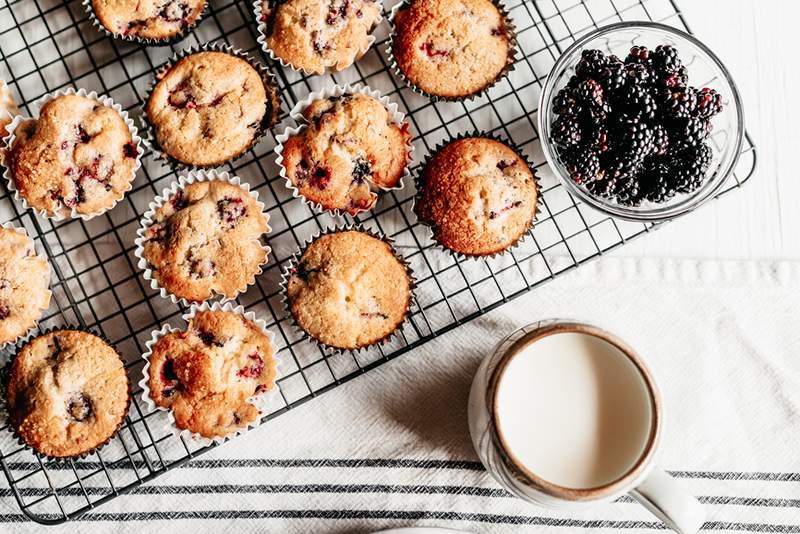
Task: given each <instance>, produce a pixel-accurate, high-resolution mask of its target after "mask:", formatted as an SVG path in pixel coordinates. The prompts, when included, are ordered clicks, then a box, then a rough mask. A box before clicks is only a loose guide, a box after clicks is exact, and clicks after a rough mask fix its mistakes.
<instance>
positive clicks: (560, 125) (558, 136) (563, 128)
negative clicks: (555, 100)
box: [551, 115, 581, 148]
mask: <svg viewBox="0 0 800 534" xmlns="http://www.w3.org/2000/svg"><path fill="white" fill-rule="evenodd" d="M551 137H552V140H553V142H554V143H555V144H557V145H559V146H562V147H564V148H570V147H575V146H578V145H579V144H580V143H581V127H580V123H579V121H578V118H577V117H575V116H574V115H559V117H558V118H557V119H556V120H555V122H553V131H552V133H551Z"/></svg>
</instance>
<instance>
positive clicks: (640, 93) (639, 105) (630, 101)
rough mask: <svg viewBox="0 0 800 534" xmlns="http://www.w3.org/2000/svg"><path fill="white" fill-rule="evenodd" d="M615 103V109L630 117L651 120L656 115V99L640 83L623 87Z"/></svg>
mask: <svg viewBox="0 0 800 534" xmlns="http://www.w3.org/2000/svg"><path fill="white" fill-rule="evenodd" d="M616 103H617V105H616V108H615V109H618V110H621V111H622V113H623V114H624V115H626V116H627V117H629V118H631V119H635V118H641V119H645V120H653V119H654V118H655V116H656V110H657V105H656V101H655V99H654V98H653V95H651V94H650V93H649V92H648V90H647V88H646V87H643V86H641V85H630V86H628V87H626V88H625V89H623V90H622V92H621V93H620V94H619V97H618V98H617V100H616Z"/></svg>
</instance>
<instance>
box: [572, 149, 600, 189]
mask: <svg viewBox="0 0 800 534" xmlns="http://www.w3.org/2000/svg"><path fill="white" fill-rule="evenodd" d="M566 159H568V161H569V163H567V171H569V175H570V178H572V181H573V182H575V183H576V184H585V183H587V182H592V181H594V180H597V179H598V177H599V176H600V158H599V157H598V155H597V152H595V151H594V149H592V148H591V147H587V148H581V149H578V150H577V151H575V152H573V153H571V154H569V155H568V156H567V158H566Z"/></svg>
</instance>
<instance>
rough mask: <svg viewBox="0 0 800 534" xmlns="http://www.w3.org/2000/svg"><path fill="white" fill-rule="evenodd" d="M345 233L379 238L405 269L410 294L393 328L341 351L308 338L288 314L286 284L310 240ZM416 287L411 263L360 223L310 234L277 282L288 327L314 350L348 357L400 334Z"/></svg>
mask: <svg viewBox="0 0 800 534" xmlns="http://www.w3.org/2000/svg"><path fill="white" fill-rule="evenodd" d="M349 231H355V232H361V233H364V234H367V235H369V236H371V237H374V238H376V239H380V240H381V241H383V242H384V243H386V244H387V245H389V249H390V250H391V251H392V253H393V254H394V257H395V258H397V261H399V262H400V263H401V264H402V265H403V267H405V270H406V275H407V276H408V289H409V293H410V294H409V298H408V308H407V309H406V312H405V315H404V316H403V320H402V321H400V322H399V323H398V325H397V327H396V328H395V329H394V330H392V331H391V332H389V333H388V334H386V335H385V336H384V337H382V338H381V339H379V340H377V341H374V342H372V343H370V344H369V345H364V346H363V347H359V348H357V349H342V348H339V347H334V346H332V345H328V344H327V343H323V342H322V341H320V340H318V339H317V338H315V337H312V336H311V334H309V333H308V332H306V331H305V330H304V329H303V328H302V327H301V326H300V325H299V324H298V323H297V320H296V319H295V316H294V313H292V308H291V306H290V304H289V292H288V282H289V276H290V274H291V271H292V270H293V269H294V268H295V267H296V266H297V264H298V263H299V262H300V258H302V257H303V254H305V252H306V250H308V247H309V246H310V245H311V244H312V243H313V242H314V241H316V240H317V239H319V238H320V237H322V236H325V235H329V234H336V233H339V232H349ZM416 287H417V280H416V278H415V277H414V270H413V269H412V268H411V264H409V263H408V261H407V260H406V259H405V257H404V256H403V255H402V254H400V252H398V251H397V249H396V248H395V247H394V240H393V239H392V238H390V237H388V236H386V235H384V234H382V233H380V232H375V231H373V230H370V229H369V228H366V227H364V226H362V225H360V224H341V225H336V226H331V227H328V228H325V229H324V230H321V231H319V232H317V233H316V234H314V235H312V236H311V237H310V238H308V239H307V240H306V241H305V242H304V243H303V246H302V247H300V248H299V249H298V251H297V252H295V253H294V255H293V256H292V257H291V259H290V260H289V262H288V263H287V264H286V267H284V269H283V272H282V273H281V283H280V291H281V302H283V308H284V310H285V311H286V315H288V316H289V317H290V318H291V320H292V327H293V328H294V329H295V331H296V332H297V333H298V334H300V335H301V336H302V337H303V338H304V339H308V340H309V341H311V342H312V343H314V344H316V345H317V347H319V348H321V349H322V351H323V352H324V353H325V354H352V355H356V354H359V353H363V352H366V351H368V350H369V349H370V348H372V347H376V346H383V345H386V344H387V343H390V342H391V341H392V340H394V339H395V338H396V337H397V336H398V335H400V333H401V332H402V331H403V329H404V328H405V325H406V323H408V321H409V318H410V317H411V310H412V308H413V307H414V305H415V304H416V293H415V289H416Z"/></svg>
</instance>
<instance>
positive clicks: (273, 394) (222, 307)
mask: <svg viewBox="0 0 800 534" xmlns="http://www.w3.org/2000/svg"><path fill="white" fill-rule="evenodd" d="M201 311H224V312H231V313H235V314H237V315H240V316H242V317H243V318H244V319H246V320H247V321H249V322H251V323H253V324H254V325H256V326H257V327H258V328H259V329H260V330H261V331H262V332H264V334H265V335H266V336H267V337H268V338H269V342H270V345H272V350H273V354H272V358H273V360H274V361H275V382H274V383H273V385H272V387H271V388H270V389H268V390H267V391H265V392H264V393H262V394H260V395H253V396H251V397H248V398H247V401H248V402H250V403H251V404H253V405H254V406H255V407H256V408H258V410H259V417H257V418H256V419H255V420H254V421H253V422H252V423H250V424H248V425H247V426H245V427H241V428H239V429H237V430H235V431H233V432H231V433H230V434H226V435H225V436H216V437H214V438H207V437H204V436H202V435H200V434H198V433H196V432H192V431H191V430H188V429H181V428H178V426H177V424H176V421H175V415H174V414H173V413H172V409H171V408H162V407H161V406H158V405H156V403H155V401H154V400H153V399H152V398H151V396H150V384H149V382H150V375H149V370H150V357H151V356H152V354H153V347H154V346H155V344H156V343H157V342H158V340H159V339H161V338H162V337H163V336H164V335H166V334H168V333H170V332H183V331H184V330H181V329H179V328H173V327H172V326H170V325H168V324H166V325H164V326H163V327H162V328H161V329H160V330H154V331H153V333H152V334H151V337H150V341H148V342H147V343H146V345H145V346H146V348H147V349H146V352H145V353H144V354H143V355H142V358H143V359H144V360H145V364H144V367H143V368H142V379H141V380H140V381H139V387H140V388H141V389H142V393H141V396H142V400H143V401H144V403H145V405H146V406H147V411H148V413H154V412H158V411H161V412H166V414H167V419H168V423H167V424H166V425H165V428H166V429H167V430H168V431H169V432H170V433H171V434H172V435H173V436H176V437H183V438H187V439H190V440H191V441H193V442H194V443H196V444H198V445H202V446H207V445H211V444H217V445H219V444H222V443H224V442H226V441H228V440H230V439H233V438H235V437H236V436H239V435H242V434H244V433H246V432H248V431H250V430H252V429H253V428H256V427H257V426H260V425H261V423H262V420H263V417H261V416H262V415H263V414H264V412H265V411H266V410H267V408H268V406H269V405H270V403H271V402H272V401H273V400H274V399H275V398H277V396H278V395H279V389H280V386H279V385H278V378H279V377H280V375H281V371H282V367H283V365H282V364H283V362H282V360H281V358H280V357H278V354H277V353H278V351H277V350H276V348H275V334H274V333H273V332H272V331H271V330H269V329H268V328H267V323H266V322H265V321H264V320H262V319H259V318H257V317H256V315H255V314H254V313H253V312H245V311H244V308H243V307H242V306H234V304H233V303H231V302H226V303H225V304H220V303H218V302H214V303H213V304H211V305H209V304H208V303H203V304H200V305H193V306H192V307H191V309H190V310H189V311H188V312H187V313H185V314H184V315H183V316H182V319H183V320H184V321H185V322H186V324H187V328H188V325H189V323H190V322H191V321H192V320H193V319H194V317H195V316H196V315H197V313H198V312H201Z"/></svg>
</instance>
